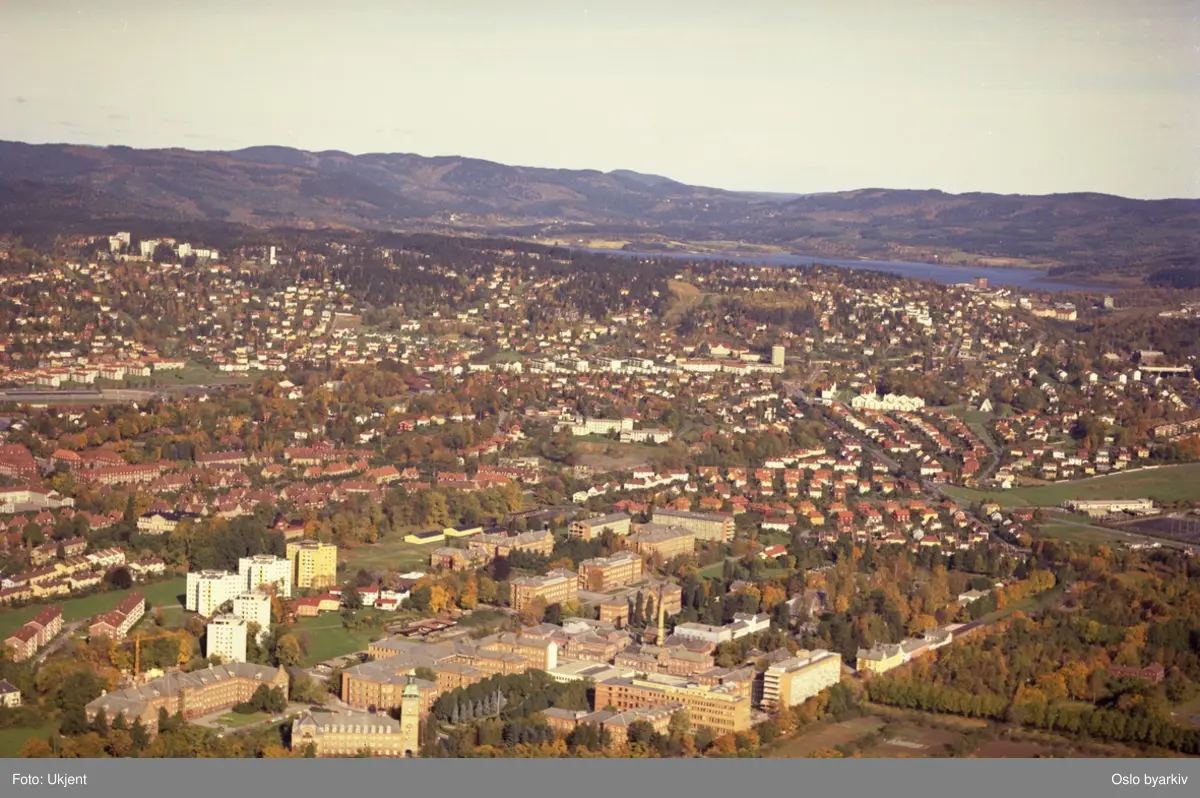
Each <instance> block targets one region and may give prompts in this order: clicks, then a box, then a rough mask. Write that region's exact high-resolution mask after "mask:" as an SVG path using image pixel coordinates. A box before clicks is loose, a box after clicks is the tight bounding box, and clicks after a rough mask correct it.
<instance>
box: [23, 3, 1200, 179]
mask: <svg viewBox="0 0 1200 798" xmlns="http://www.w3.org/2000/svg"><path fill="white" fill-rule="evenodd" d="M0 53H3V54H4V61H5V66H4V67H3V68H0V139H5V140H16V141H26V142H33V143H42V142H68V143H76V144H95V145H109V144H124V145H128V146H132V147H186V148H189V149H205V150H228V149H237V148H241V147H247V146H254V145H263V144H276V145H287V146H292V147H298V148H302V149H309V150H327V149H333V150H342V151H345V152H351V153H364V152H408V153H417V154H420V155H463V156H470V157H476V158H485V159H488V160H492V161H498V162H501V163H508V164H518V165H524V166H544V167H561V168H586V169H601V170H605V171H608V170H612V169H634V170H637V171H641V172H649V173H654V174H661V175H666V176H668V177H672V178H674V179H676V180H680V181H682V182H685V183H692V184H698V185H708V186H718V187H722V188H729V189H738V190H755V191H779V192H795V193H810V192H823V191H837V190H844V189H853V188H863V187H886V188H914V189H925V188H936V189H942V190H944V191H950V192H955V193H959V192H967V191H988V192H999V193H1021V194H1046V193H1056V192H1067V191H1097V192H1104V193H1110V194H1119V195H1122V196H1128V197H1139V198H1162V197H1200V0H1003V2H1000V1H999V0H737V2H733V1H732V0H689V1H688V2H678V1H677V0H321V1H320V2H318V1H317V0H278V2H269V1H267V0H186V1H185V0H0Z"/></svg>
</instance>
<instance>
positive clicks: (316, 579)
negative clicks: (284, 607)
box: [287, 540, 337, 588]
mask: <svg viewBox="0 0 1200 798" xmlns="http://www.w3.org/2000/svg"><path fill="white" fill-rule="evenodd" d="M287 558H288V561H290V562H291V564H292V585H293V586H294V587H297V588H320V587H331V586H333V585H334V584H335V583H336V582H337V546H335V545H333V544H332V543H322V542H320V541H318V540H301V541H298V542H296V543H289V544H287Z"/></svg>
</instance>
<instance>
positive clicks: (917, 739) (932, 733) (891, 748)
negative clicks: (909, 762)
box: [862, 726, 963, 759]
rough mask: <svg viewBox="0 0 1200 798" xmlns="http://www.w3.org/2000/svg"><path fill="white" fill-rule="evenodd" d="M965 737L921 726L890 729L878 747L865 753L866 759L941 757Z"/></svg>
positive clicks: (945, 730)
mask: <svg viewBox="0 0 1200 798" xmlns="http://www.w3.org/2000/svg"><path fill="white" fill-rule="evenodd" d="M962 739H963V735H961V734H959V733H958V732H953V731H949V730H947V729H925V728H921V727H919V726H900V727H899V728H892V729H888V731H887V732H886V736H885V737H884V739H883V740H882V741H880V743H879V744H878V745H874V746H872V747H871V748H868V749H867V750H866V751H863V754H862V755H863V756H864V757H875V758H887V759H912V758H922V757H929V756H941V755H944V754H946V753H947V751H948V750H949V748H950V746H953V745H954V744H956V743H958V742H960V741H961V740H962Z"/></svg>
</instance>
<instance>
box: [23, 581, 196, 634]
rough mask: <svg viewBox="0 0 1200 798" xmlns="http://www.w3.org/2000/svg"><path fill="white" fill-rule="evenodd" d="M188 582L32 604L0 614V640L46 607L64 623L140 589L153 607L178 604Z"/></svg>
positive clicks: (88, 615) (113, 604)
mask: <svg viewBox="0 0 1200 798" xmlns="http://www.w3.org/2000/svg"><path fill="white" fill-rule="evenodd" d="M186 584H187V580H185V579H184V578H183V577H179V578H177V579H169V580H167V581H165V582H157V583H155V584H152V585H145V586H138V587H134V588H132V589H131V590H113V591H110V592H108V593H97V594H95V595H92V596H85V597H83V598H74V599H73V598H65V599H62V600H57V601H52V602H50V603H48V604H32V605H30V606H28V607H21V608H19V609H15V610H5V611H3V612H0V640H2V639H4V638H6V637H8V636H9V635H10V634H12V633H13V632H15V631H16V630H17V629H19V628H20V627H21V625H22V624H24V623H25V622H26V621H28V620H29V619H30V618H32V617H33V616H35V615H37V614H38V613H39V612H41V611H42V610H43V609H45V608H46V607H48V606H53V607H58V608H59V609H61V610H62V611H63V622H64V623H71V622H73V621H83V620H86V619H88V618H91V617H93V616H96V615H100V614H101V613H105V612H108V611H109V610H111V609H113V608H114V607H116V606H117V604H119V603H120V602H121V599H122V598H124V597H125V596H126V595H128V594H129V593H132V592H133V591H134V590H140V591H141V592H142V593H143V594H144V595H145V596H146V601H148V602H150V604H151V605H152V606H155V607H161V606H167V605H171V604H177V603H178V602H179V597H180V596H181V595H183V592H184V590H185V586H186Z"/></svg>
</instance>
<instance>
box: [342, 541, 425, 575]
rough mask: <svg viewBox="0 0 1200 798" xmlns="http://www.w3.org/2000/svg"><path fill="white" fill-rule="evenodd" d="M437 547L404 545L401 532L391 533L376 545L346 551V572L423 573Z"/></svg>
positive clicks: (414, 544)
mask: <svg viewBox="0 0 1200 798" xmlns="http://www.w3.org/2000/svg"><path fill="white" fill-rule="evenodd" d="M437 547H438V546H437V544H436V543H428V544H425V545H418V544H416V543H406V542H405V541H404V534H403V533H402V532H393V533H392V534H390V535H388V536H387V537H386V538H384V539H383V540H381V541H380V542H378V543H371V544H366V545H362V546H356V547H354V548H353V549H347V550H346V571H347V572H353V571H357V570H358V569H359V568H365V569H367V570H368V571H383V570H396V571H401V572H404V571H424V570H427V569H428V567H429V554H430V552H432V551H433V550H434V549H436V548H437Z"/></svg>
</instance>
